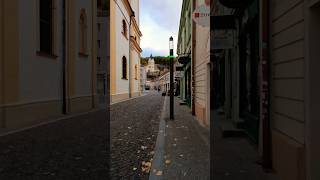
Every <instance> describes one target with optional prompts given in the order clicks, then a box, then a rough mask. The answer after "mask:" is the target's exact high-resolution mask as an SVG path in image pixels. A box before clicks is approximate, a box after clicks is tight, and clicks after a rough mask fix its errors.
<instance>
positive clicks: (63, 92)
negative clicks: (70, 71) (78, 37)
mask: <svg viewBox="0 0 320 180" xmlns="http://www.w3.org/2000/svg"><path fill="white" fill-rule="evenodd" d="M62 113H63V114H67V102H66V0H63V1H62Z"/></svg>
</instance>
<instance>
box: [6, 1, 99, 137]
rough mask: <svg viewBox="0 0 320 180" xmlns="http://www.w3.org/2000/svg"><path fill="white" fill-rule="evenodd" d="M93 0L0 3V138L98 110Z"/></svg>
mask: <svg viewBox="0 0 320 180" xmlns="http://www.w3.org/2000/svg"><path fill="white" fill-rule="evenodd" d="M96 9H97V2H96V1H95V0H46V1H43V0H41V1H40V0H29V1H24V0H2V1H1V2H0V13H1V16H0V72H1V73H0V133H2V132H7V131H10V130H13V129H20V128H23V127H27V126H31V125H35V124H38V123H42V122H46V121H48V120H52V119H55V118H59V117H62V116H64V115H66V114H75V113H80V112H88V111H90V110H92V109H94V108H95V107H96V65H95V64H96V56H97V55H96V49H97V47H96V46H97V43H96V41H97V40H96V39H97V37H96V34H97V33H96V14H97V13H96V11H97V10H96Z"/></svg>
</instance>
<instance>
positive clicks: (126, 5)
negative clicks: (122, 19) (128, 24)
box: [122, 0, 134, 16]
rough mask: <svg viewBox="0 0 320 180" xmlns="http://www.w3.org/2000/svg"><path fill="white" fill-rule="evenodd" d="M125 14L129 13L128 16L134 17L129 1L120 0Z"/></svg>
mask: <svg viewBox="0 0 320 180" xmlns="http://www.w3.org/2000/svg"><path fill="white" fill-rule="evenodd" d="M122 2H123V4H124V6H125V8H126V10H127V12H128V13H129V16H134V11H133V9H132V7H131V5H130V2H129V0H122Z"/></svg>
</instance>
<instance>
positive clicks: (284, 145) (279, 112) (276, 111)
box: [271, 0, 305, 180]
mask: <svg viewBox="0 0 320 180" xmlns="http://www.w3.org/2000/svg"><path fill="white" fill-rule="evenodd" d="M271 5H272V6H271V20H272V24H271V35H272V37H271V57H272V84H271V87H272V102H271V103H272V114H271V118H272V142H273V162H274V168H275V170H276V171H277V173H278V174H279V176H280V177H282V178H283V179H284V180H289V179H290V180H298V179H304V173H305V172H304V171H305V170H304V168H303V167H299V165H301V164H304V161H305V148H304V146H305V95H304V92H305V89H304V87H305V86H304V84H305V51H304V47H305V38H304V35H305V31H304V30H305V17H304V13H305V11H304V2H303V1H301V0H291V1H289V0H286V1H284V0H272V2H271ZM289 167H291V168H292V169H290V170H289V169H288V168H289Z"/></svg>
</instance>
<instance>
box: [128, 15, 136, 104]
mask: <svg viewBox="0 0 320 180" xmlns="http://www.w3.org/2000/svg"><path fill="white" fill-rule="evenodd" d="M134 17H135V15H134V12H133V13H132V14H131V15H130V23H129V55H128V57H129V58H128V60H129V61H128V65H129V98H132V94H131V86H132V84H131V76H132V74H131V53H130V49H131V24H132V18H134Z"/></svg>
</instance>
